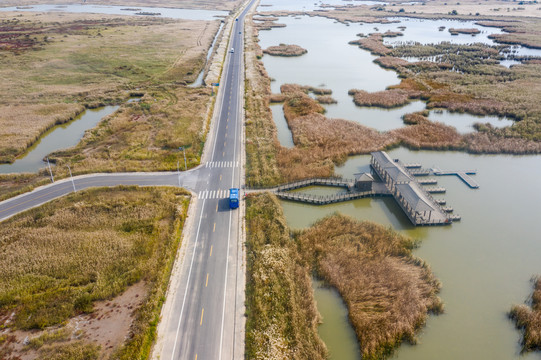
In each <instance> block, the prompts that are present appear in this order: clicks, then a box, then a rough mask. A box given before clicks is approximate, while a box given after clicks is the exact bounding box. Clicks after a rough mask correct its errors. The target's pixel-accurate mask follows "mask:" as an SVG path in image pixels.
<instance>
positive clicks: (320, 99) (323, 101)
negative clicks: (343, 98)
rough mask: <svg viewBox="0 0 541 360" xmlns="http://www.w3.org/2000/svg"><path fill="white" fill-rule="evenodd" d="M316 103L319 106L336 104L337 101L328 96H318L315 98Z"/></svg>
mask: <svg viewBox="0 0 541 360" xmlns="http://www.w3.org/2000/svg"><path fill="white" fill-rule="evenodd" d="M316 101H317V102H318V103H320V104H337V103H338V101H336V99H335V98H333V97H332V96H330V95H318V96H316Z"/></svg>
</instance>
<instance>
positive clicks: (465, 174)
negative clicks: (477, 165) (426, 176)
mask: <svg viewBox="0 0 541 360" xmlns="http://www.w3.org/2000/svg"><path fill="white" fill-rule="evenodd" d="M432 172H433V174H434V175H436V176H446V175H456V176H458V177H459V178H460V180H462V181H463V182H464V183H465V184H466V185H468V186H469V187H470V188H472V189H479V184H478V183H477V182H476V181H475V180H473V179H472V178H471V176H470V175H475V174H476V173H477V172H476V171H475V170H467V171H458V170H457V171H454V170H448V171H443V170H440V169H432Z"/></svg>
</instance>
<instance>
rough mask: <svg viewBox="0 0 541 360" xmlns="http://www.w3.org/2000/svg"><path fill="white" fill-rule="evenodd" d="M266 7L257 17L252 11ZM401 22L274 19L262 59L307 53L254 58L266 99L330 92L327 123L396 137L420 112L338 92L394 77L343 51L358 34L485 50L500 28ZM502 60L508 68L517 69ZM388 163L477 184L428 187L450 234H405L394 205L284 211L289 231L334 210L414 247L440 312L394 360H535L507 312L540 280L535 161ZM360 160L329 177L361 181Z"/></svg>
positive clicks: (450, 118)
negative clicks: (394, 233)
mask: <svg viewBox="0 0 541 360" xmlns="http://www.w3.org/2000/svg"><path fill="white" fill-rule="evenodd" d="M262 3H272V4H276V8H275V9H278V5H280V4H281V3H282V0H280V1H278V0H265V1H264V2H262ZM288 3H290V2H288ZM308 3H309V2H308V1H298V2H295V6H297V7H298V6H306V8H308V7H309V6H308V5H306V4H308ZM266 9H267V8H265V7H260V8H259V10H260V11H265V10H266ZM400 20H401V23H392V24H350V26H346V25H344V24H340V23H336V22H334V21H333V20H329V19H324V18H317V17H316V18H308V17H304V16H300V17H296V18H292V17H285V18H283V17H282V18H280V19H279V21H278V22H279V23H284V24H286V25H287V27H285V28H275V29H273V30H271V31H261V32H260V40H261V41H260V45H261V47H262V48H263V49H265V48H266V47H268V46H271V45H277V44H279V43H284V42H287V43H290V44H297V45H300V46H302V47H303V48H306V49H307V50H308V53H307V54H305V55H303V56H301V57H296V58H281V57H271V56H268V55H265V56H264V57H263V62H264V65H265V67H266V69H267V72H268V73H269V76H270V77H271V78H273V79H274V80H275V81H273V82H272V83H271V87H272V91H273V92H274V93H278V92H279V88H280V85H281V84H284V83H298V84H302V85H310V86H315V87H325V88H329V89H331V90H332V91H333V94H332V96H333V97H334V98H335V99H336V100H338V104H336V105H325V108H326V110H327V113H326V115H327V116H329V117H341V118H345V119H348V120H352V121H357V122H359V123H363V121H364V123H365V124H367V125H368V126H371V127H373V128H376V129H378V130H380V131H384V130H389V129H391V128H397V127H401V126H404V124H403V123H402V122H401V116H402V115H403V114H404V113H408V112H413V111H420V110H423V109H424V103H423V102H421V101H417V102H412V103H411V104H409V105H407V106H405V107H402V108H396V109H392V110H390V111H384V110H381V109H375V108H359V107H356V106H355V105H354V104H353V102H352V97H351V96H349V95H347V91H348V90H349V89H353V88H357V89H362V90H366V91H380V90H383V89H385V88H386V87H388V86H389V85H393V84H397V83H399V79H398V77H397V76H396V74H395V73H394V72H391V71H387V70H383V69H381V68H380V67H379V66H377V65H376V64H374V63H373V60H374V58H375V57H374V56H372V55H370V54H369V53H368V52H367V51H364V50H362V49H359V48H358V47H356V46H351V45H348V44H347V43H348V42H349V41H350V40H354V39H356V38H357V36H356V34H357V33H360V32H365V33H369V32H374V31H379V32H384V31H386V30H391V31H400V29H398V27H399V26H405V27H406V28H405V29H404V31H403V32H404V36H403V37H398V38H390V39H386V41H387V42H389V43H390V44H391V43H393V44H398V43H399V42H404V41H419V42H422V43H434V42H440V41H452V42H455V43H461V44H468V43H473V42H483V43H486V44H491V45H492V44H494V42H493V41H492V40H491V39H489V38H488V35H490V34H492V33H495V34H499V33H501V30H500V29H497V28H488V27H480V26H478V25H476V24H474V23H473V22H457V21H451V20H417V19H404V18H401V19H400ZM440 26H445V27H446V28H445V29H444V31H439V27H440ZM449 27H455V28H466V27H468V28H470V27H472V28H479V29H480V30H481V33H480V34H478V35H476V36H473V37H472V36H471V35H457V36H453V35H451V34H450V33H449V32H448V28H449ZM374 28H377V30H376V29H374ZM512 52H513V53H515V54H519V55H522V54H524V55H526V54H527V55H530V56H531V55H537V54H538V53H539V54H541V51H538V50H535V49H526V48H523V47H513V49H512ZM506 61H508V63H506V64H505V65H507V66H510V65H513V64H515V63H514V62H511V61H509V60H506ZM409 107H411V108H409ZM276 108H280V109H281V105H273V114H275V113H276V114H277V115H274V118H275V119H279V120H280V121H282V125H281V126H280V125H278V127H279V128H280V127H281V128H282V129H284V130H285V129H287V124H285V121H284V120H283V115H282V114H280V112H279V111H275V109H276ZM429 117H430V119H431V120H433V121H440V122H444V123H446V124H448V125H452V126H454V127H456V128H457V130H458V131H459V132H461V133H466V132H470V131H472V128H471V126H472V125H473V123H475V122H482V123H486V122H489V123H491V124H492V125H493V126H496V127H502V126H507V125H509V124H512V122H511V120H510V119H505V118H504V119H499V118H497V117H483V118H478V117H475V116H471V115H468V114H453V113H449V112H447V111H442V112H441V113H440V112H439V111H438V112H436V111H431V113H430V115H429ZM277 123H278V121H277ZM284 124H285V125H284ZM279 131H280V130H279ZM289 135H290V134H289ZM281 142H282V141H281ZM282 143H284V142H282ZM390 154H391V156H392V157H393V158H400V159H401V160H403V161H404V162H411V163H421V164H423V165H424V166H425V167H435V166H437V167H439V168H441V169H443V170H470V169H474V170H477V175H475V176H474V179H475V180H476V181H477V182H478V183H479V184H480V189H477V190H472V189H469V188H468V187H467V186H466V185H465V184H464V183H462V182H461V181H460V180H459V179H458V178H456V177H453V176H451V177H437V180H438V185H439V186H443V187H445V188H446V189H447V193H446V194H444V195H438V196H437V197H440V198H444V199H446V200H447V205H448V206H451V207H453V208H454V209H455V213H457V214H460V215H461V216H462V221H461V222H456V223H454V224H453V225H451V226H448V227H420V228H415V227H413V226H412V225H411V224H410V222H409V220H408V219H407V217H406V216H405V215H404V213H403V212H402V210H401V209H400V207H399V206H398V205H397V204H396V202H395V201H394V199H392V198H377V199H362V200H356V201H350V202H346V203H341V204H332V205H325V206H313V205H305V204H299V203H294V202H289V201H282V205H283V208H284V214H285V216H286V218H287V221H288V223H289V225H290V227H291V228H293V229H300V228H305V227H307V226H309V225H310V224H312V223H314V222H315V221H317V220H318V219H321V218H323V217H324V216H327V215H329V214H332V213H334V212H341V213H343V214H346V215H349V216H352V217H354V218H356V219H360V220H371V221H375V222H378V223H380V224H383V225H386V226H392V227H393V228H394V229H396V230H398V231H400V232H402V233H404V234H406V235H409V236H412V237H414V238H416V239H420V240H422V243H421V246H420V247H419V248H418V249H417V250H416V251H415V255H417V256H419V257H420V258H422V259H423V260H425V261H427V263H428V264H430V265H431V267H432V269H433V271H434V273H435V275H436V277H438V278H439V279H440V280H441V281H442V283H443V288H442V292H441V294H440V296H441V297H442V299H443V301H444V303H445V306H446V307H445V314H443V315H440V316H431V317H430V318H429V320H428V323H427V326H426V327H424V328H423V330H422V331H421V333H420V334H419V338H420V341H419V344H417V345H413V346H411V345H407V344H406V345H403V346H401V347H400V348H399V349H398V350H397V351H396V353H395V355H394V356H393V358H394V359H399V360H410V359H411V360H432V359H436V358H437V359H443V360H447V359H449V360H451V359H453V360H454V359H496V360H500V359H501V360H509V359H517V360H519V359H521V360H531V359H540V358H541V355H540V354H539V353H530V354H526V355H521V354H520V344H519V339H520V332H519V331H517V330H516V329H515V327H514V324H513V323H512V322H511V321H510V320H509V319H508V318H507V313H508V311H509V309H510V308H511V306H512V305H513V304H521V303H523V302H524V301H525V299H526V298H527V297H528V295H529V294H531V291H532V289H531V284H530V282H529V279H530V277H531V276H533V275H535V274H539V273H541V266H540V265H539V264H540V263H539V254H541V241H539V240H538V239H539V236H538V234H539V233H541V222H539V221H538V220H537V217H538V213H539V211H538V209H537V204H538V203H540V202H541V166H540V164H541V156H507V155H492V156H488V155H483V156H480V155H470V154H464V153H459V152H434V151H410V150H407V149H404V148H398V149H394V150H392V151H390ZM369 161H370V157H369V156H356V157H352V158H350V159H349V160H348V161H347V162H346V163H345V164H344V165H343V166H341V167H338V168H337V169H336V172H337V173H338V174H340V175H343V176H345V177H347V178H353V175H354V174H355V173H359V172H365V171H369V165H368V164H369ZM299 191H302V190H299ZM307 191H308V192H309V193H314V194H318V195H324V194H328V193H333V192H336V191H337V190H336V189H323V188H319V187H315V188H310V189H308V190H307ZM315 286H316V287H317V286H318V285H317V284H316V285H315ZM342 307H343V305H342ZM344 311H345V310H344V309H342V310H336V311H334V312H333V313H334V315H331V317H332V318H333V319H340V318H341V317H343V316H344V315H343V314H344ZM325 319H327V320H325ZM325 319H324V322H325V321H331V320H330V319H329V315H326V316H325ZM333 321H334V320H333ZM343 327H344V329H345V330H346V331H348V330H347V328H348V327H350V325H349V323H345V324H344V325H343ZM321 336H322V338H323V340H324V341H325V342H331V341H334V340H335V339H334V338H332V335H328V334H327V335H324V334H323V333H322V334H321ZM333 346H338V347H341V346H342V347H344V348H348V347H350V346H351V343H350V341H349V340H348V339H347V338H346V340H344V342H343V344H342V345H333ZM331 358H332V359H339V358H340V357H334V354H333V353H332V352H331Z"/></svg>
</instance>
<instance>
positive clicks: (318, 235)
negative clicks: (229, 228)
mask: <svg viewBox="0 0 541 360" xmlns="http://www.w3.org/2000/svg"><path fill="white" fill-rule="evenodd" d="M246 220H247V249H248V267H247V277H248V278H247V289H246V294H247V314H248V318H247V337H246V339H247V340H246V341H247V343H246V349H247V357H248V358H250V359H279V358H280V359H281V358H304V359H318V358H322V356H325V351H324V347H323V346H322V344H321V340H320V339H319V337H318V336H317V331H316V330H317V328H316V325H317V322H318V321H319V315H318V314H317V309H315V304H314V299H313V294H312V290H311V287H310V278H311V277H310V275H311V274H313V273H315V274H316V275H317V276H319V277H321V278H323V279H324V280H325V281H326V282H327V284H329V285H330V286H333V287H335V288H336V289H337V290H338V292H339V293H340V295H341V296H342V297H343V299H344V301H345V303H346V306H347V307H348V311H349V318H350V321H351V323H352V324H353V327H354V329H355V332H356V334H357V338H358V340H359V342H360V347H361V351H362V356H363V358H364V359H382V358H385V357H387V356H388V355H389V354H390V353H391V352H392V350H393V349H394V348H396V347H397V346H398V345H399V344H400V343H401V342H402V341H404V340H406V341H409V342H415V333H416V331H418V329H419V328H420V327H421V326H422V325H423V324H424V323H425V321H426V318H427V315H428V314H429V313H430V312H433V313H441V312H442V311H443V305H442V303H441V301H440V299H439V298H438V297H437V293H438V291H439V288H440V284H439V282H438V281H437V280H436V279H435V278H434V276H433V275H432V273H431V271H430V269H429V268H428V266H427V265H426V264H425V263H424V262H423V261H421V260H419V259H417V258H415V257H414V256H413V255H412V253H411V251H412V249H413V248H414V247H415V242H414V241H413V240H412V239H410V238H407V237H404V236H402V235H399V234H398V233H396V232H394V231H392V230H390V229H388V228H385V227H383V226H381V225H376V224H373V223H369V222H357V221H354V220H352V219H350V218H347V217H345V216H341V215H334V216H331V217H328V218H325V219H323V220H320V221H319V222H317V223H316V224H315V225H314V226H313V227H311V228H308V229H306V230H304V231H300V232H297V233H295V235H294V237H293V239H291V238H290V235H289V229H288V227H287V224H286V222H285V219H284V215H283V213H282V209H281V206H280V203H279V201H278V200H277V199H276V197H275V196H273V195H271V194H260V195H257V196H253V197H250V198H249V200H248V207H247V217H246ZM323 321H324V319H323ZM293 348H295V349H296V351H295V352H293V351H292V349H293ZM308 349H310V352H308Z"/></svg>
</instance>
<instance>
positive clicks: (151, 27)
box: [0, 13, 218, 162]
mask: <svg viewBox="0 0 541 360" xmlns="http://www.w3.org/2000/svg"><path fill="white" fill-rule="evenodd" d="M0 22H1V26H0V38H1V39H5V38H6V36H7V37H9V36H12V35H13V34H16V36H15V38H10V41H11V42H14V43H15V44H16V43H17V42H18V41H21V39H22V40H24V39H26V38H27V37H30V38H33V37H37V39H38V40H39V41H38V42H36V44H35V46H34V47H32V48H24V49H18V48H13V47H11V48H10V47H0V48H1V50H0V65H1V66H0V78H2V79H3V81H2V82H1V83H0V125H1V126H0V129H1V130H0V161H1V162H6V161H7V162H11V161H13V160H14V159H15V157H16V156H17V155H20V154H21V153H22V152H24V150H25V149H26V148H27V147H29V146H30V145H32V144H33V143H34V142H35V141H36V140H37V139H38V138H39V136H41V135H42V134H43V133H44V132H45V131H46V130H47V129H49V128H51V127H52V126H54V125H55V124H60V123H64V122H67V121H69V120H70V119H73V118H74V117H75V116H76V115H77V114H79V113H80V112H81V111H82V110H83V109H84V108H85V107H89V108H94V107H98V106H102V105H106V104H118V103H121V102H124V101H125V100H126V99H127V97H128V96H129V92H130V90H134V89H138V90H137V91H138V92H147V89H148V88H153V87H156V86H161V85H162V84H168V86H170V85H180V84H185V83H188V82H191V81H193V80H194V79H195V77H196V76H197V73H198V72H199V70H200V69H201V67H202V66H203V64H204V61H205V56H206V50H207V48H208V47H205V46H204V44H206V43H208V44H210V42H211V40H212V36H213V35H214V33H215V32H216V30H217V29H218V21H212V22H205V21H187V20H178V21H177V20H171V19H159V18H150V17H139V18H136V17H114V16H108V15H96V14H61V13H60V14H59V13H47V14H42V13H38V14H36V15H32V14H31V13H23V14H19V15H17V16H16V17H13V14H7V13H1V14H0ZM1 41H2V40H0V42H1ZM143 48H144V51H141V50H142V49H143Z"/></svg>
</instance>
